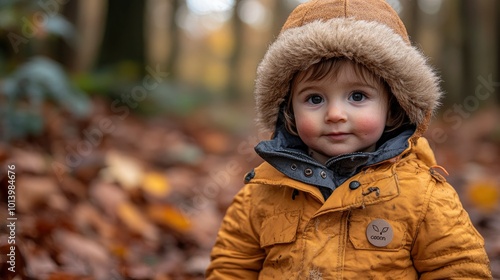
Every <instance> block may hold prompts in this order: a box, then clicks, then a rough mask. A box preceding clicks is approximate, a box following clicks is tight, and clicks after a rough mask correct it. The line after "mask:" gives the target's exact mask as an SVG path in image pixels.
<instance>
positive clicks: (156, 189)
mask: <svg viewBox="0 0 500 280" xmlns="http://www.w3.org/2000/svg"><path fill="white" fill-rule="evenodd" d="M142 188H143V190H144V191H145V192H146V193H148V194H150V195H153V196H155V197H160V198H163V197H166V196H167V195H168V194H169V192H170V189H171V187H170V184H169V182H168V180H167V177H166V176H165V175H163V174H161V173H157V172H150V173H147V174H146V175H145V176H144V179H143V182H142Z"/></svg>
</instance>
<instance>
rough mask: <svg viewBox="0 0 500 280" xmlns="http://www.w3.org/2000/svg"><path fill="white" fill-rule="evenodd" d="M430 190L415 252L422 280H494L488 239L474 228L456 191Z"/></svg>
mask: <svg viewBox="0 0 500 280" xmlns="http://www.w3.org/2000/svg"><path fill="white" fill-rule="evenodd" d="M431 184H435V186H434V187H431V188H429V189H428V190H429V191H428V194H427V200H428V206H427V210H426V211H425V212H424V216H423V219H422V222H421V224H420V226H419V228H418V232H417V236H416V240H415V243H414V246H413V249H412V255H413V261H414V265H415V267H416V268H417V270H418V271H419V272H420V275H421V278H420V279H445V278H446V279H492V276H491V271H490V267H489V260H488V256H487V255H486V252H485V249H484V239H483V238H482V237H481V235H480V234H479V233H478V232H477V231H476V229H475V228H474V226H473V225H472V223H471V221H470V218H469V215H468V214H467V212H466V211H465V210H464V208H463V207H462V204H461V203H460V200H459V197H458V194H457V193H456V191H455V190H454V189H453V187H452V186H451V185H450V184H448V183H446V182H440V181H437V182H435V181H431Z"/></svg>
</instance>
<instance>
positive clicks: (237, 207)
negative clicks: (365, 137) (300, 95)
mask: <svg viewBox="0 0 500 280" xmlns="http://www.w3.org/2000/svg"><path fill="white" fill-rule="evenodd" d="M434 165H435V160H434V155H433V153H432V151H431V149H430V147H429V145H428V144H427V141H426V140H425V139H424V138H420V139H419V140H418V142H417V143H416V144H411V145H410V147H409V148H408V149H407V150H406V151H405V152H404V153H403V154H402V155H400V156H399V157H397V158H393V159H391V160H387V161H384V162H382V163H380V164H377V165H375V166H368V167H366V168H365V169H363V170H362V171H361V172H360V173H358V174H357V175H355V176H354V177H352V178H350V179H349V180H347V181H346V182H345V183H343V184H342V185H341V186H340V187H339V188H337V189H336V190H335V191H334V192H333V194H332V195H331V196H330V197H329V198H328V199H327V200H326V201H325V200H324V198H323V196H322V195H321V193H320V191H319V190H318V188H316V187H314V186H310V185H307V184H304V183H301V182H298V181H295V180H292V179H290V178H288V177H286V176H285V175H283V174H282V173H280V172H279V171H277V170H276V169H274V168H273V167H272V166H271V165H269V164H268V163H263V164H262V165H260V166H259V167H258V168H256V169H255V176H254V177H253V179H251V180H250V181H249V182H248V183H247V184H246V185H245V186H244V188H243V189H242V190H241V191H240V192H239V193H238V194H237V196H236V197H235V200H234V202H233V204H232V205H231V206H230V208H229V209H228V210H227V213H226V216H225V218H224V220H223V222H222V226H221V229H220V231H219V235H218V238H217V241H216V244H215V246H214V248H213V251H212V255H211V257H212V262H211V264H210V266H209V268H208V270H207V274H206V277H207V279H245V280H250V279H287V280H288V279H400V280H401V279H491V272H490V269H489V260H488V257H487V255H486V253H485V250H484V240H483V238H482V237H481V236H480V234H479V233H478V232H477V231H476V230H475V228H474V227H473V225H472V224H471V221H470V219H469V216H468V214H467V213H466V211H465V210H464V209H463V207H462V205H461V203H460V201H459V198H458V195H457V193H456V192H455V190H454V189H453V187H451V186H450V185H449V184H448V183H447V182H446V181H445V179H444V178H443V177H442V176H441V175H440V174H439V173H437V172H436V171H435V170H434V169H433V168H432V166H434Z"/></svg>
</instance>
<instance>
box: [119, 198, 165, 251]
mask: <svg viewBox="0 0 500 280" xmlns="http://www.w3.org/2000/svg"><path fill="white" fill-rule="evenodd" d="M117 214H118V217H120V219H121V221H122V222H123V223H124V224H125V225H126V226H127V227H128V228H129V229H130V230H132V231H133V232H135V233H138V234H140V235H142V236H144V237H145V238H148V239H150V240H155V241H156V240H158V230H157V228H156V227H155V226H154V225H153V224H151V223H150V222H149V221H148V219H147V218H146V217H145V216H144V215H142V214H141V212H140V211H139V209H137V208H136V207H135V206H134V205H133V204H131V203H130V202H124V203H121V204H120V205H118V209H117Z"/></svg>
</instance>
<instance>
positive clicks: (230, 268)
mask: <svg viewBox="0 0 500 280" xmlns="http://www.w3.org/2000/svg"><path fill="white" fill-rule="evenodd" d="M251 212H252V203H251V189H250V188H249V186H248V185H247V186H245V187H244V188H243V189H242V190H241V191H240V192H239V193H238V194H237V195H236V197H235V199H234V201H233V203H232V204H231V205H230V207H229V208H228V210H227V212H226V215H225V217H224V219H223V221H222V225H221V228H220V229H219V233H218V236H217V240H216V242H215V245H214V247H213V248H212V253H211V263H210V265H209V267H208V269H207V272H206V275H205V276H206V279H209V280H210V279H245V280H251V279H257V278H258V276H259V271H260V270H261V267H262V262H263V260H264V257H265V252H264V250H263V249H261V248H260V243H259V236H258V233H257V232H256V230H255V227H256V226H255V224H256V223H258V222H256V221H255V220H254V219H252V218H251Z"/></svg>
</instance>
